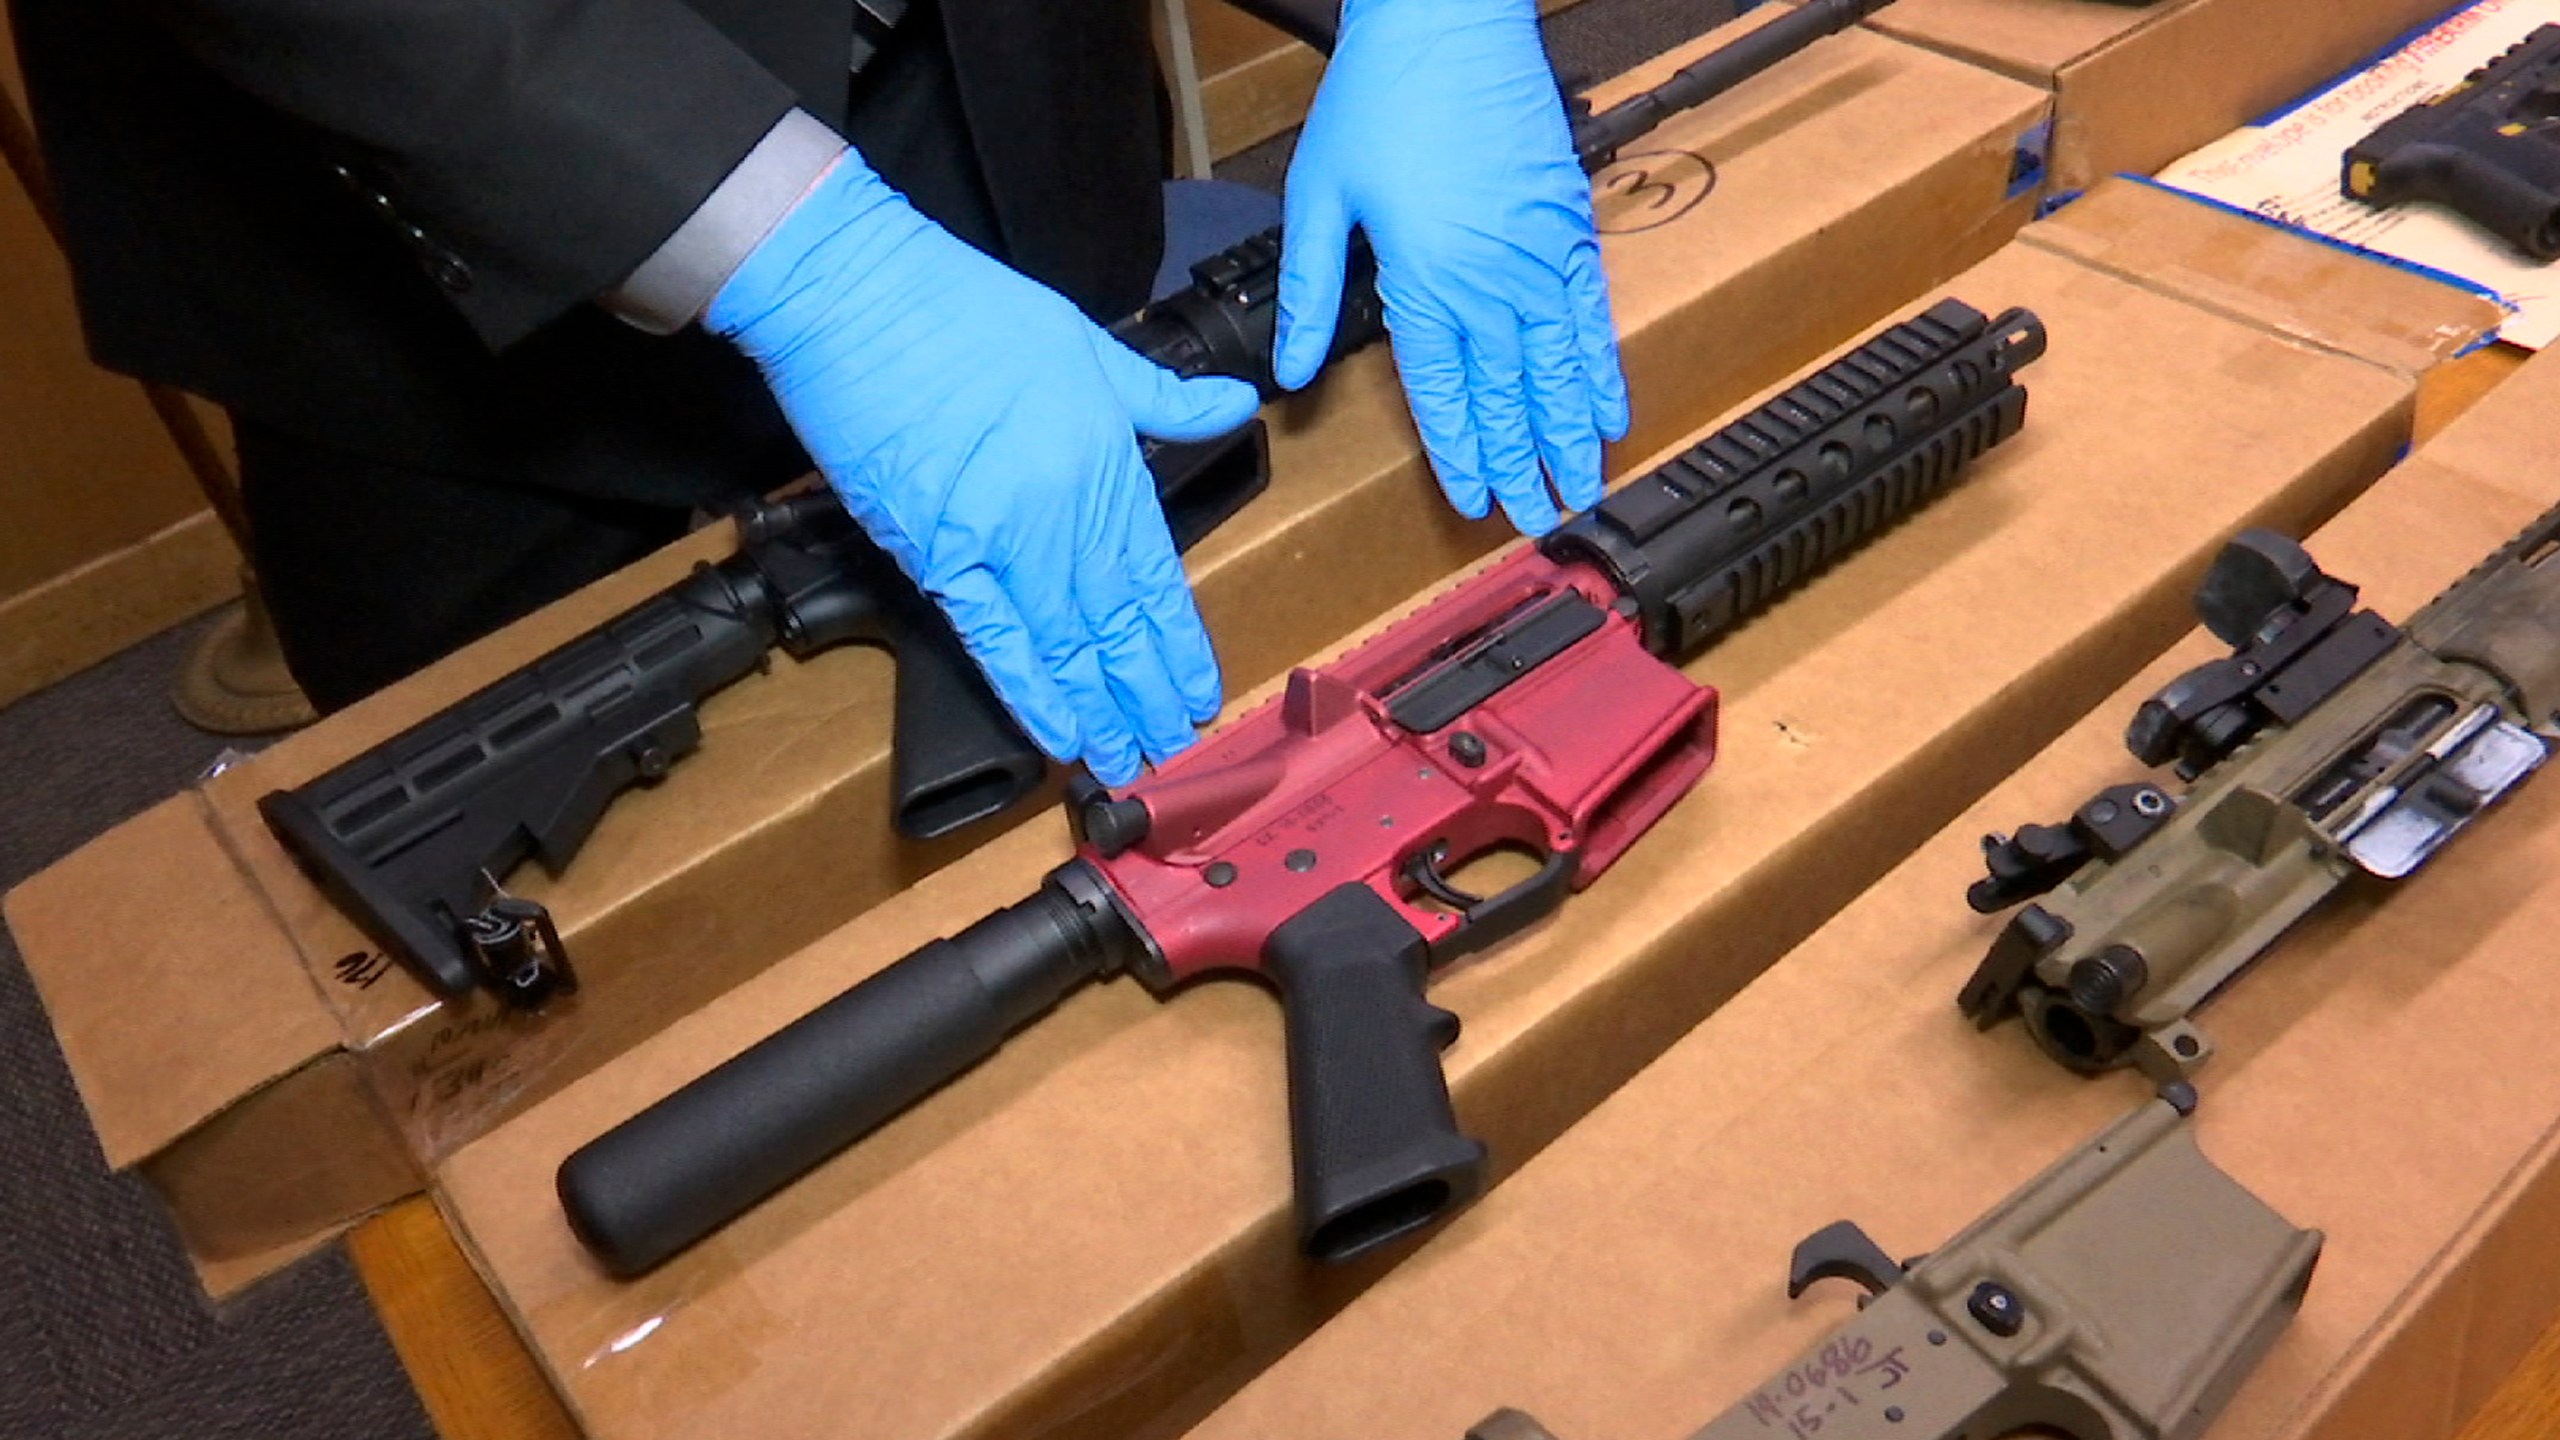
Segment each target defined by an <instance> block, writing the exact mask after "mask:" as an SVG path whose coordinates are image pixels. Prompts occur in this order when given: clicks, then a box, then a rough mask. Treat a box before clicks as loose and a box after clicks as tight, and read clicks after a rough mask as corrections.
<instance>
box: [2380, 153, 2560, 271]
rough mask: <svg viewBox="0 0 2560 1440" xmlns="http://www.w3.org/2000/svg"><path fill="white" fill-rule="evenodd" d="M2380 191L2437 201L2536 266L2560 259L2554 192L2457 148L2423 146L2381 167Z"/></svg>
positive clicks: (2559, 220)
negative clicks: (2515, 250)
mask: <svg viewBox="0 0 2560 1440" xmlns="http://www.w3.org/2000/svg"><path fill="white" fill-rule="evenodd" d="M2381 180H2382V188H2381V189H2380V190H2378V191H2377V194H2388V195H2391V196H2392V197H2394V203H2397V202H2398V201H2399V200H2403V199H2406V200H2433V201H2435V202H2437V203H2438V204H2441V205H2445V206H2448V207H2450V208H2451V209H2453V210H2455V211H2458V212H2460V213H2461V214H2462V215H2463V216H2464V217H2465V218H2466V219H2468V220H2470V221H2471V222H2472V223H2473V224H2475V225H2478V226H2479V227H2480V228H2481V229H2483V230H2486V231H2488V232H2489V233H2490V234H2492V235H2495V236H2497V237H2498V238H2499V239H2501V240H2504V241H2506V242H2507V243H2508V244H2510V245H2513V246H2514V247H2516V248H2517V249H2518V250H2521V251H2523V252H2524V253H2525V254H2527V255H2530V256H2532V257H2533V258H2534V259H2536V260H2550V259H2553V258H2555V257H2560V204H2555V203H2554V198H2553V195H2552V193H2551V191H2550V190H2548V189H2546V188H2544V187H2542V186H2539V185H2536V184H2534V183H2533V182H2532V181H2531V180H2529V179H2527V178H2526V177H2524V176H2523V175H2519V174H2517V173H2515V172H2513V171H2511V170H2509V169H2507V168H2506V167H2504V166H2502V165H2499V164H2498V163H2497V162H2496V161H2494V160H2490V159H2488V158H2486V157H2483V156H2480V155H2475V154H2473V153H2471V152H2470V151H2468V150H2465V149H2462V148H2461V147H2459V146H2456V145H2448V144H2443V143H2441V142H2436V141H2419V142H2417V143H2415V144H2411V145H2407V146H2404V147H2402V148H2401V149H2400V151H2399V152H2398V153H2397V154H2394V155H2392V156H2391V157H2390V158H2388V159H2386V160H2384V161H2383V162H2382V166H2381Z"/></svg>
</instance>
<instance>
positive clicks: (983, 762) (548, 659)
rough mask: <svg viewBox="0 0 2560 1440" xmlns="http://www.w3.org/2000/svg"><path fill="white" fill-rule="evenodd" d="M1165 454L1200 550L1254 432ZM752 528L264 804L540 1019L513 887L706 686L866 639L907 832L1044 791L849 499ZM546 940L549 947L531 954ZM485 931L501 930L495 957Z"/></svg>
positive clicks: (473, 977)
mask: <svg viewBox="0 0 2560 1440" xmlns="http://www.w3.org/2000/svg"><path fill="white" fill-rule="evenodd" d="M1151 459H1152V460H1153V462H1154V463H1155V464H1156V467H1157V472H1156V473H1157V477H1158V483H1159V486H1160V487H1161V488H1160V489H1159V498H1160V499H1161V500H1162V501H1163V502H1164V505H1165V514H1166V519H1167V521H1168V523H1169V524H1170V525H1171V527H1172V529H1173V531H1174V539H1175V543H1176V544H1177V545H1180V546H1183V547H1185V548H1187V547H1188V546H1189V545H1190V544H1191V543H1192V542H1193V541H1196V540H1198V539H1199V538H1200V537H1201V536H1202V535H1204V534H1206V533H1208V531H1209V530H1210V529H1212V528H1214V527H1215V526H1216V525H1217V524H1218V523H1219V522H1221V521H1223V520H1225V519H1226V518H1227V517H1228V516H1230V515H1232V514H1234V513H1235V511H1236V510H1237V509H1238V508H1239V507H1241V506H1242V505H1243V504H1244V503H1245V502H1246V501H1247V500H1249V499H1251V498H1252V497H1253V496H1254V495H1255V494H1257V493H1259V492H1260V490H1261V489H1262V487H1263V485H1264V484H1265V483H1267V481H1268V478H1269V461H1268V453H1267V451H1266V449H1265V440H1264V434H1263V429H1262V426H1261V423H1260V422H1259V421H1257V422H1255V423H1254V424H1252V425H1250V426H1248V427H1247V428H1246V430H1245V431H1243V432H1241V433H1239V434H1238V435H1236V436H1234V437H1230V438H1228V439H1226V440H1221V441H1216V442H1211V443H1209V444H1204V445H1187V446H1169V447H1159V448H1158V450H1157V452H1156V453H1155V454H1154V455H1153V456H1152V457H1151ZM738 523H739V541H740V547H739V553H738V554H737V555H736V556H734V557H732V558H730V559H728V560H725V561H723V562H721V563H720V564H718V565H706V566H703V567H700V568H698V569H696V570H695V571H694V573H693V574H692V575H690V576H688V577H686V578H685V579H684V580H683V581H681V582H679V583H677V584H676V585H674V586H672V587H670V588H668V589H667V590H664V591H662V592H660V593H659V594H657V595H655V596H652V597H651V598H649V599H647V600H644V601H642V602H641V603H640V604H638V605H636V606H634V607H633V608H631V609H630V610H627V611H625V612H623V613H622V614H621V615H618V616H616V617H614V618H613V619H611V620H608V621H606V622H605V623H604V624H603V625H600V626H598V627H597V628H596V629H594V630H592V631H590V632H588V633H587V634H585V635H582V636H579V637H578V638H576V639H574V640H571V641H570V642H569V643H567V644H566V645H563V646H561V647H560V648H559V649H557V650H554V651H552V652H551V653H549V654H547V655H544V656H542V657H541V658H540V659H537V660H535V661H533V662H532V663H531V664H529V665H527V666H525V667H524V668H523V669H521V670H518V671H516V672H515V673H514V674H512V675H509V676H507V677H505V678H504V679H501V680H498V681H496V682H495V683H493V684H491V685H489V686H488V687H486V688H484V689H482V690H480V691H478V692H477V693H475V694H473V695H471V696H469V697H468V698H466V699H464V700H462V701H461V702H459V703H457V704H455V705H453V706H451V707H450V708H448V709H446V710H443V711H441V712H439V713H437V714H435V715H432V716H430V717H428V718H427V719H425V720H423V721H421V722H419V723H418V724H416V725H414V726H411V727H410V728H409V729H408V730H405V731H403V732H401V733H400V734H399V735H396V736H394V737H393V738H391V739H390V740H388V741H385V742H384V743H383V744H381V745H378V746H376V747H375V748H373V749H371V750H368V751H366V752H365V753H363V754H361V755H358V756H356V757H354V758H353V759H350V760H348V761H346V762H345V763H344V764H341V765H339V766H338V767H336V768H335V769H333V770H330V771H329V772H328V773H326V774H324V775H321V776H320V777H318V778H317V779H314V780H311V781H309V782H307V783H305V784H303V785H301V786H298V787H296V788H295V789H292V790H277V791H272V792H270V793H268V794H267V795H266V796H265V797H264V798H263V799H261V800H260V801H259V802H258V808H259V811H260V812H261V813H262V814H263V815H265V817H266V820H267V824H268V826H269V827H270V828H271V829H273V830H274V831H275V833H276V836H277V838H278V839H280V840H282V841H283V842H284V845H285V848H286V849H287V850H289V851H291V852H292V854H293V856H294V858H295V859H296V860H297V861H298V862H300V864H301V866H302V868H303V869H304V871H305V872H306V873H308V874H309V875H310V876H311V877H312V879H313V880H314V881H316V882H317V883H318V884H319V886H320V888H321V890H322V891H323V892H324V893H326V894H327V895H328V896H329V898H330V899H331V900H332V901H334V902H335V903H336V904H337V906H338V907H339V909H340V910H342V911H344V912H345V913H346V915H347V916H348V918H349V919H351V920H353V921H355V923H356V924H357V925H358V927H360V928H361V929H362V930H364V932H365V933H366V935H367V936H368V937H370V938H371V939H372V940H373V941H374V943H376V944H378V945H380V946H382V947H383V949H384V951H385V952H387V953H389V954H390V955H393V956H395V957H397V958H398V959H400V960H401V961H403V962H405V963H406V964H408V965H409V966H410V968H411V969H412V970H414V971H415V972H416V973H417V974H418V975H419V977H420V978H421V979H422V980H424V981H426V982H427V983H428V984H429V985H430V986H431V987H432V988H434V989H435V990H437V991H438V992H439V993H442V994H445V995H449V996H459V995H463V994H466V993H468V992H469V991H471V990H472V989H473V988H474V987H475V986H480V985H486V986H487V987H488V988H490V989H491V990H493V991H495V992H496V993H497V994H498V995H500V996H501V997H503V998H504V999H505V1000H506V1001H507V1002H508V1003H509V1004H511V1005H514V1006H517V1007H520V1008H526V1009H536V1008H539V1007H540V1006H541V1005H542V1004H543V1003H544V1002H546V1001H548V1000H549V999H551V998H552V997H553V996H555V995H558V994H565V993H568V992H569V991H571V990H574V989H575V988H576V981H575V974H574V971H572V970H571V969H570V966H569V956H568V952H567V950H566V949H565V948H564V947H563V946H562V945H561V944H560V943H559V937H558V932H557V931H556V930H553V929H551V928H550V926H549V920H548V916H547V915H545V916H542V917H541V918H540V922H539V924H538V926H537V927H536V928H535V929H534V930H532V931H530V932H527V931H526V930H525V929H523V927H521V926H516V925H509V924H507V923H505V921H506V918H507V917H506V914H502V913H500V911H499V910H498V909H496V908H495V907H497V906H498V905H499V903H500V902H501V901H505V902H507V903H508V904H510V905H511V906H514V907H518V908H521V907H527V906H530V907H532V909H533V910H535V911H539V910H540V908H541V907H539V906H536V905H534V904H533V902H531V901H527V900H522V899H519V898H516V897H509V896H506V895H505V894H504V892H503V891H502V890H501V889H500V885H501V883H502V882H503V881H504V880H505V878H506V876H507V874H508V872H509V871H511V870H513V869H514V868H515V867H516V866H517V865H518V864H519V863H521V862H523V861H524V860H526V859H527V858H531V859H533V860H536V861H538V862H539V863H540V864H541V865H542V867H543V868H544V869H545V870H546V871H548V872H550V873H551V874H554V875H557V874H559V873H560V872H561V871H562V870H563V869H564V868H565V867H566V866H567V865H568V863H569V861H570V859H571V857H573V856H575V855H576V854H577V853H578V849H579V847H580V846H581V845H583V844H584V843H585V842H586V839H587V836H588V834H589V833H590V832H591V831H592V830H593V829H594V828H595V824H596V821H597V820H598V818H600V817H601V816H602V815H603V813H604V809H605V807H606V805H608V804H609V803H610V802H611V801H612V800H613V797H615V796H616V795H619V794H620V793H622V792H623V791H624V790H627V789H629V788H630V787H632V786H634V785H639V784H647V783H651V782H654V781H656V780H658V779H660V778H662V777H663V776H665V775H666V773H667V771H668V770H669V768H670V767H672V766H673V765H674V764H675V762H676V761H677V760H679V759H681V758H683V757H684V756H685V755H687V754H689V753H691V752H692V751H693V750H694V748H695V747H696V746H698V745H700V744H701V742H702V727H701V721H700V718H699V714H698V710H697V706H698V705H699V703H700V702H701V700H702V699H703V697H705V696H707V695H709V694H711V693H712V692H713V691H716V690H719V689H721V688H722V687H724V686H726V685H728V684H729V683H731V682H732V681H735V680H736V679H738V678H739V677H740V676H743V675H745V674H747V673H748V672H750V671H754V670H758V669H761V668H763V667H764V666H765V665H766V664H767V663H769V662H768V660H767V652H768V651H769V650H770V649H771V648H772V647H773V646H775V645H779V646H780V647H781V648H782V649H783V650H784V651H785V652H786V653H788V654H790V655H792V656H793V657H795V658H804V659H805V658H807V657H808V656H811V655H814V654H816V653H818V652H819V651H821V650H826V649H829V648H832V647H834V646H836V645H841V644H845V643H848V642H851V643H861V644H872V645H881V646H885V647H887V648H888V649H890V650H891V651H893V652H894V653H895V654H896V656H897V659H898V679H897V693H896V700H895V705H896V711H895V716H894V726H893V730H892V735H893V750H892V756H891V774H890V787H891V800H892V810H891V821H892V823H893V824H894V825H895V826H896V827H897V829H898V830H899V832H900V833H902V834H905V835H909V836H913V837H916V838H918V839H929V838H931V837H933V836H937V835H942V834H947V833H949V832H951V831H953V830H956V829H958V828H959V827H961V826H963V825H966V824H969V823H970V822H972V821H975V820H978V819H982V818H984V817H986V816H989V815H993V814H995V813H997V812H999V811H1001V810H1004V809H1005V808H1007V807H1009V806H1011V805H1013V804H1015V803H1016V802H1018V801H1020V800H1021V799H1022V798H1023V797H1024V796H1026V795H1028V794H1030V793H1031V792H1032V791H1033V790H1035V789H1037V788H1038V786H1039V784H1040V781H1041V778H1042V777H1043V776H1044V775H1045V774H1046V773H1047V769H1048V762H1047V759H1046V758H1045V757H1044V756H1042V755H1041V753H1040V751H1039V750H1038V748H1037V747H1035V746H1034V745H1032V743H1031V742H1030V740H1029V739H1028V738H1026V737H1025V736H1024V735H1023V734H1022V731H1021V729H1020V728H1019V727H1018V726H1016V725H1015V724H1014V722H1013V719H1012V717H1011V716H1010V715H1009V714H1007V713H1006V711H1005V709H1004V706H1003V704H1002V702H1000V701H998V700H997V699H996V697H995V693H994V692H993V691H992V690H990V689H989V688H988V686H987V682H986V678H985V677H984V676H983V675H982V674H981V673H980V672H979V670H978V668H977V666H976V664H975V663H974V662H973V661H971V660H970V658H969V656H968V654H967V652H966V651H965V650H963V649H962V648H961V645H960V641H959V637H958V636H957V635H956V634H954V633H953V632H952V629H951V626H950V623H949V622H948V621H947V620H945V619H944V618H943V616H942V614H941V612H940V611H939V610H938V609H936V608H935V607H934V606H933V605H932V604H931V602H929V601H928V600H926V599H925V598H924V596H923V595H922V594H921V593H920V592H919V591H917V589H916V588H915V586H914V584H913V583H912V582H911V581H909V580H908V579H907V577H906V576H905V574H904V573H903V572H901V571H900V570H899V569H898V567H897V565H896V564H895V563H893V562H892V561H891V560H890V559H889V558H888V556H887V555H886V554H884V553H883V552H882V551H881V550H880V549H879V547H877V546H876V545H874V544H872V543H871V541H870V540H869V538H868V537H866V536H864V535H863V533H862V531H861V529H860V527H858V526H856V525H855V524H854V523H853V520H852V518H851V517H850V516H848V515H847V514H846V513H845V511H844V508H843V506H842V505H840V504H839V503H837V501H836V499H835V497H834V496H833V495H831V494H826V493H817V494H811V495H804V496H801V497H798V498H796V499H792V500H788V501H784V502H781V503H780V504H776V505H768V506H762V507H758V508H755V509H752V510H750V511H748V512H747V513H746V514H745V515H743V516H742V517H741V518H740V520H739V522H738ZM507 913H513V911H509V912H507ZM519 918H529V917H521V916H520V917H519ZM528 933H531V934H534V935H547V936H548V937H549V943H547V944H544V945H539V946H532V947H527V946H525V945H524V944H522V943H520V942H521V940H522V937H524V936H525V935H526V934H528ZM488 936H498V937H501V939H502V940H503V942H504V943H503V944H502V945H501V947H500V948H499V949H497V950H492V948H491V946H490V944H489V942H488V940H487V939H486V938H485V937H488Z"/></svg>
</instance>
